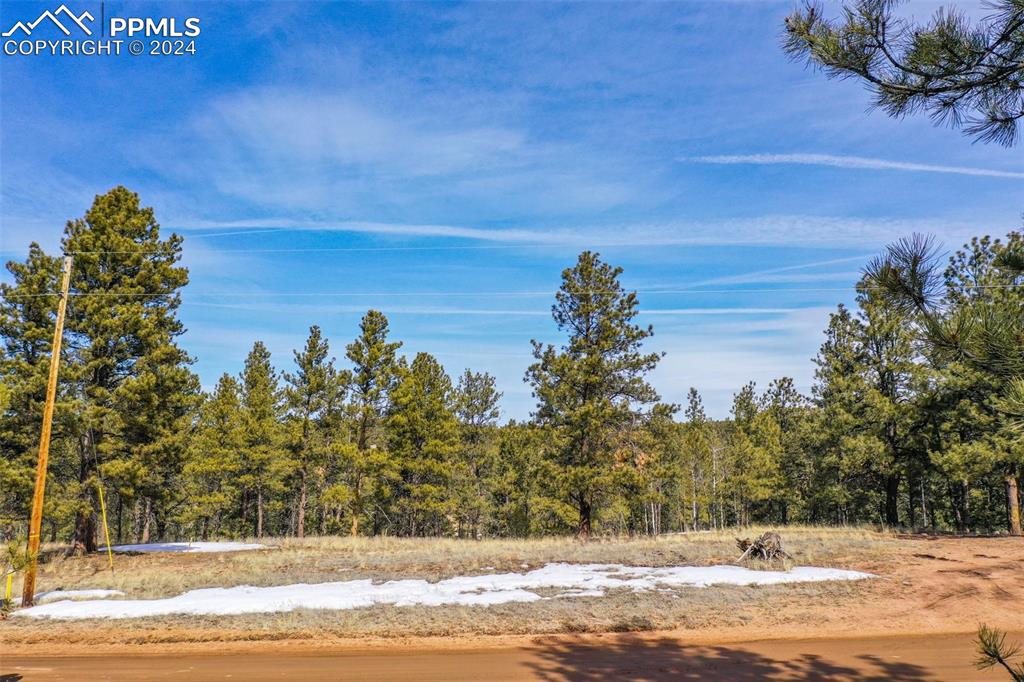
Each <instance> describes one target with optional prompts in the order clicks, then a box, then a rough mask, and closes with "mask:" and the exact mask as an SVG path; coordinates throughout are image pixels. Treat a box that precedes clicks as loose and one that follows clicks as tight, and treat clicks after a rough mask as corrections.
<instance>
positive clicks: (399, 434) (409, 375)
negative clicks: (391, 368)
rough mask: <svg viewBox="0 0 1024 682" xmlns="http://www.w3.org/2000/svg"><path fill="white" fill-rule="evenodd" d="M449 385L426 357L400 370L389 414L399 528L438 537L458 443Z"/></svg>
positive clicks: (449, 502)
mask: <svg viewBox="0 0 1024 682" xmlns="http://www.w3.org/2000/svg"><path fill="white" fill-rule="evenodd" d="M453 399H454V396H453V391H452V382H451V379H449V378H448V375H447V374H446V373H445V371H444V367H442V366H441V363H439V362H438V361H437V360H436V359H435V358H434V357H433V356H432V355H430V354H429V353H417V354H416V357H415V358H414V359H413V361H412V364H410V365H409V366H408V367H407V368H401V369H400V372H399V382H398V385H397V386H396V387H395V389H394V390H393V392H392V398H391V412H390V414H389V415H388V432H389V435H390V438H389V449H390V452H391V455H392V456H393V457H394V458H395V462H396V466H398V467H399V469H400V471H401V479H402V490H401V493H400V497H399V499H398V509H397V511H398V515H399V518H400V530H401V532H402V533H403V534H406V535H442V534H443V533H445V532H446V531H447V530H448V528H449V519H450V518H451V516H452V514H453V512H454V511H455V509H454V500H453V499H452V497H451V496H450V494H449V493H450V485H451V480H452V474H453V469H454V459H455V455H456V452H457V450H458V444H459V422H458V419H456V417H455V411H454V400H453Z"/></svg>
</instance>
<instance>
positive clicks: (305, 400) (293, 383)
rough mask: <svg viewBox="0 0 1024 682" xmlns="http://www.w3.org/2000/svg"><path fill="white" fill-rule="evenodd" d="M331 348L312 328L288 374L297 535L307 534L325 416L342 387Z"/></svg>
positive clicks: (322, 454)
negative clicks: (311, 481)
mask: <svg viewBox="0 0 1024 682" xmlns="http://www.w3.org/2000/svg"><path fill="white" fill-rule="evenodd" d="M329 353H330V349H329V347H328V343H327V340H326V339H324V338H323V336H322V334H321V333H320V327H318V326H316V325H313V326H312V327H310V328H309V338H308V339H307V340H306V347H305V348H304V349H303V350H302V351H295V365H296V368H297V370H296V372H295V374H285V375H284V379H285V381H286V382H287V384H288V386H287V387H286V388H285V401H286V405H287V409H288V413H289V417H290V424H289V426H290V433H289V441H290V443H289V447H290V448H291V452H292V460H293V461H294V462H295V464H296V476H297V478H298V487H299V490H298V501H297V502H296V520H295V535H296V536H297V537H300V538H301V537H305V535H306V507H307V503H308V500H307V498H308V492H309V478H310V476H311V475H312V474H313V473H314V469H318V470H321V471H322V469H323V465H324V458H325V456H326V454H327V452H326V450H325V447H324V445H325V442H324V441H325V438H324V434H323V433H322V426H323V425H322V423H321V418H322V417H323V412H324V410H325V409H326V408H327V406H328V404H329V401H330V400H331V399H332V397H333V394H335V393H336V392H337V390H338V385H339V383H343V382H344V381H345V380H344V379H343V378H342V379H339V376H338V372H337V371H336V370H335V369H334V360H333V359H328V357H327V356H328V354H329Z"/></svg>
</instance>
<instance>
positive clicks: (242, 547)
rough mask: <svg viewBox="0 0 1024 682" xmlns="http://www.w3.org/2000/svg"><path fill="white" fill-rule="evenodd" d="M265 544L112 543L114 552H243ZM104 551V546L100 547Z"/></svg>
mask: <svg viewBox="0 0 1024 682" xmlns="http://www.w3.org/2000/svg"><path fill="white" fill-rule="evenodd" d="M265 548H266V545H260V544H256V543H245V542H152V543H149V544H145V545H114V546H113V547H111V549H112V550H114V551H115V552H243V551H246V550H250V549H265ZM98 551H100V552H106V551H107V548H106V547H100V548H99V550H98Z"/></svg>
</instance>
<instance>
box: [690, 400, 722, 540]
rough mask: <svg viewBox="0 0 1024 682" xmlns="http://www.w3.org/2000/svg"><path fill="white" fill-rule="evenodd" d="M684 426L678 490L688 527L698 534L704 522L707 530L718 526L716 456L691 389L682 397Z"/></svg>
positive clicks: (701, 406)
mask: <svg viewBox="0 0 1024 682" xmlns="http://www.w3.org/2000/svg"><path fill="white" fill-rule="evenodd" d="M685 417H686V424H685V426H684V429H683V443H682V453H683V454H682V461H681V466H682V467H683V468H684V469H685V475H684V477H683V480H684V481H685V483H684V484H683V485H682V489H683V490H684V491H685V498H684V500H683V504H684V506H686V507H688V508H689V518H690V527H691V528H692V529H693V530H699V529H700V526H701V521H702V520H704V521H706V523H707V526H708V527H709V528H711V527H713V526H715V527H717V525H718V514H717V511H718V510H719V509H720V508H721V498H720V497H719V489H718V476H717V474H718V461H717V460H718V456H719V452H717V451H716V450H715V449H714V445H713V442H712V438H713V434H712V429H711V426H710V424H709V423H708V418H707V415H705V413H704V404H703V402H702V401H701V397H700V393H698V392H697V389H696V388H693V387H691V388H690V391H689V393H687V395H686V412H685Z"/></svg>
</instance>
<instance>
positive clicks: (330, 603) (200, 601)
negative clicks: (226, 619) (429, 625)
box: [14, 563, 874, 619]
mask: <svg viewBox="0 0 1024 682" xmlns="http://www.w3.org/2000/svg"><path fill="white" fill-rule="evenodd" d="M872 577H874V576H873V575H871V574H870V573H859V572H857V571H844V570H839V569H833V568H813V567H809V566H798V567H795V568H793V569H792V570H790V571H753V570H750V569H748V568H742V567H740V566H670V567H665V568H651V567H645V566H622V565H619V564H564V563H556V564H547V565H546V566H544V567H542V568H538V569H534V570H532V571H529V572H527V573H493V574H488V575H478V576H459V577H455V578H448V579H447V580H441V581H438V582H436V583H431V582H427V581H426V580H391V581H388V582H383V583H375V582H374V581H372V580H349V581H344V582H329V583H319V584H314V585H310V584H296V585H278V586H274V587H252V586H250V585H240V586H238V587H215V588H206V589H201V590H192V591H190V592H185V593H184V594H181V595H178V596H177V597H169V598H166V599H123V600H115V601H107V602H103V601H92V602H88V601H86V602H81V601H79V602H75V601H60V602H56V603H51V604H45V605H42V606H34V607H32V608H28V609H24V610H21V611H16V612H15V613H14V615H16V616H29V617H35V618H39V617H52V618H61V619H75V618H139V617H144V616H166V615H171V614H187V615H237V614H243V613H272V612H279V611H292V610H294V609H301V608H305V609H355V608H362V607H368V606H374V605H377V604H390V605H394V606H413V605H422V606H441V605H444V604H459V605H469V606H489V605H492V604H505V603H508V602H533V601H538V600H541V599H544V597H541V596H540V595H539V594H536V593H535V592H533V591H532V590H538V589H543V588H554V589H561V590H563V592H562V593H561V594H558V595H556V597H580V596H603V595H604V594H605V593H606V592H607V590H609V589H614V588H619V589H630V590H634V591H637V592H645V591H650V590H656V589H659V588H666V587H682V586H693V587H708V586H710V585H777V584H780V583H800V582H820V581H824V580H863V579H865V578H872Z"/></svg>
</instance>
